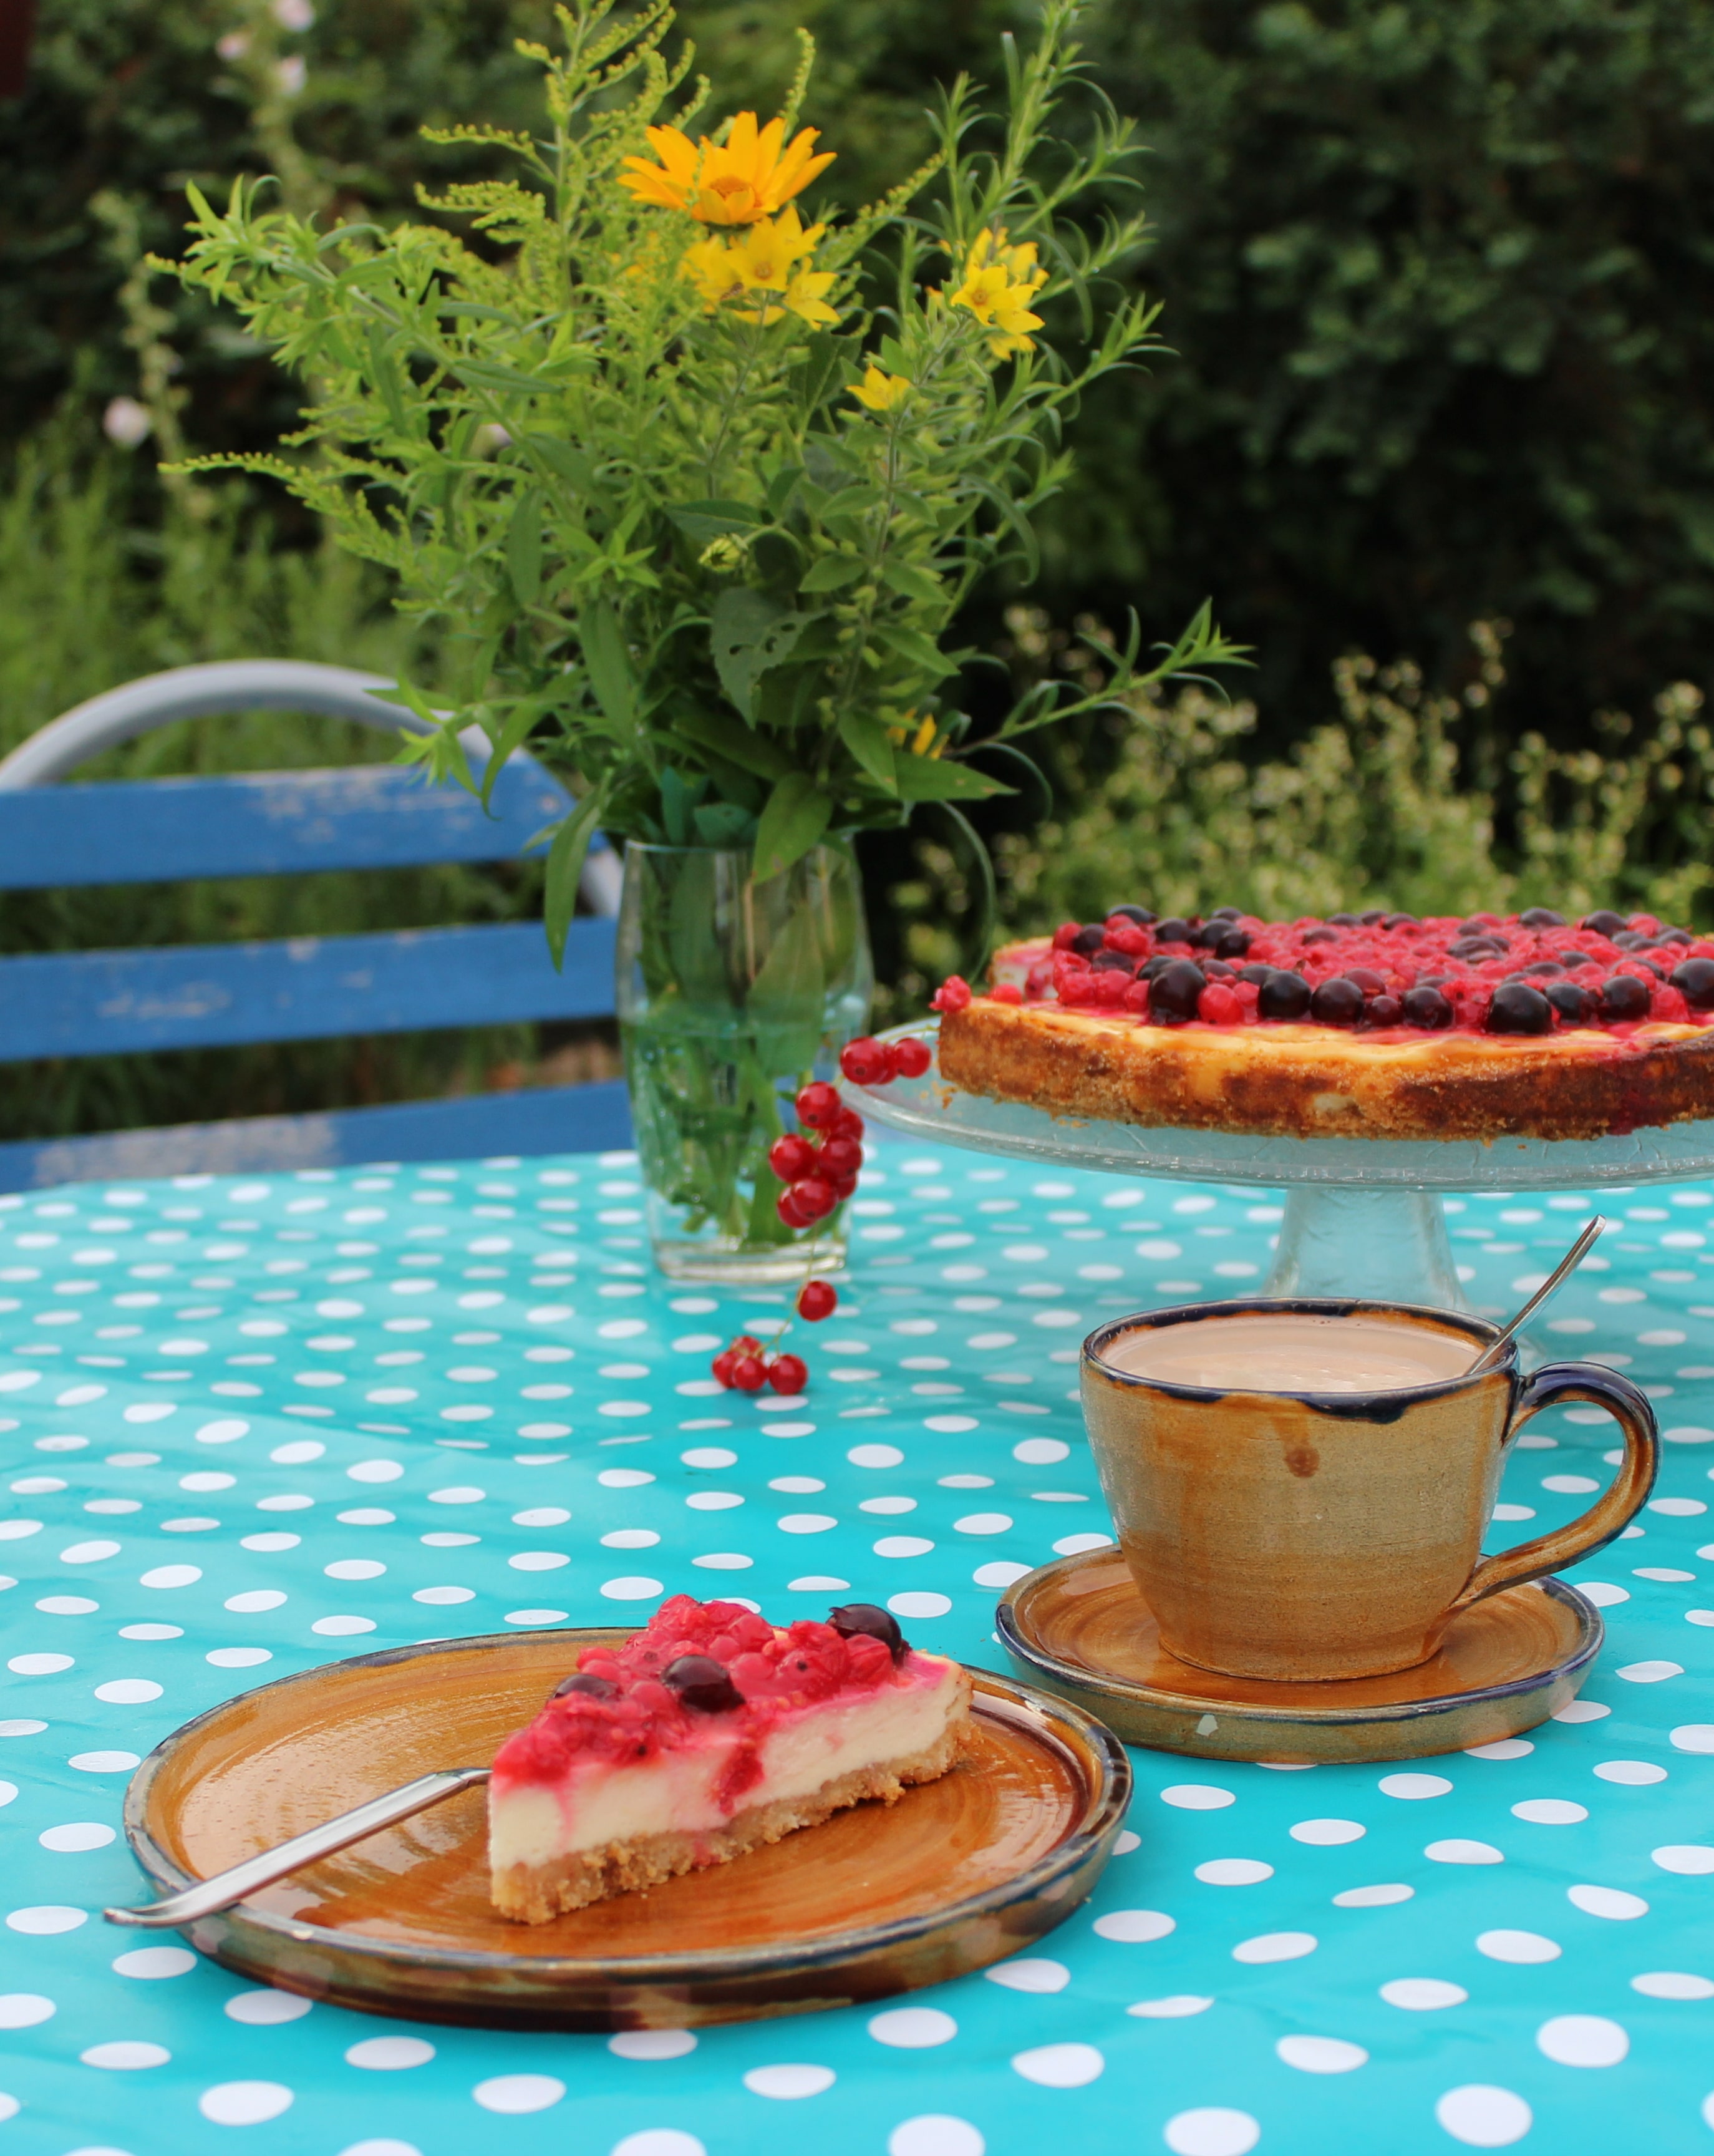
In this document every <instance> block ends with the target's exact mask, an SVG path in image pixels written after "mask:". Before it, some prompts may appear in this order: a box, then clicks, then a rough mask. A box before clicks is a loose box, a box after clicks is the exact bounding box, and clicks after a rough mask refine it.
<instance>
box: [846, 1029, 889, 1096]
mask: <svg viewBox="0 0 1714 2156" xmlns="http://www.w3.org/2000/svg"><path fill="white" fill-rule="evenodd" d="M839 1068H840V1070H843V1071H844V1074H845V1075H846V1076H847V1077H848V1078H849V1080H850V1081H851V1083H852V1084H853V1085H854V1086H885V1084H886V1083H887V1081H888V1080H889V1079H890V1078H891V1077H892V1075H893V1073H894V1069H895V1065H894V1061H893V1051H892V1050H891V1049H890V1047H889V1046H888V1045H887V1044H886V1042H885V1041H884V1040H875V1039H870V1036H869V1035H868V1034H864V1036H863V1037H862V1039H860V1040H853V1041H848V1042H847V1043H846V1045H845V1046H844V1048H842V1049H841V1050H839Z"/></svg>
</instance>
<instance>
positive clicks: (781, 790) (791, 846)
mask: <svg viewBox="0 0 1714 2156" xmlns="http://www.w3.org/2000/svg"><path fill="white" fill-rule="evenodd" d="M833 813H834V804H833V803H832V802H831V801H829V798H828V797H827V796H826V794H824V793H822V792H821V791H820V790H819V788H818V787H817V786H816V783H815V781H814V780H813V778H810V776H809V775H808V773H807V772H803V771H788V773H786V775H785V777H784V778H783V779H781V780H780V782H779V783H778V784H777V786H776V787H775V788H774V789H773V792H772V793H770V794H769V795H768V797H767V807H766V808H764V809H763V810H762V821H761V823H760V824H759V825H758V826H757V832H756V874H757V880H759V881H761V882H763V883H765V882H766V881H767V879H768V878H769V877H770V876H776V875H779V874H780V873H781V871H782V870H785V869H788V868H790V866H791V865H792V864H793V861H795V860H802V858H803V855H805V854H807V853H808V850H809V849H810V848H811V847H812V846H813V844H815V843H816V841H817V839H819V838H820V836H821V834H822V833H823V832H824V830H826V829H827V827H828V825H829V824H830V823H831V822H832V820H833Z"/></svg>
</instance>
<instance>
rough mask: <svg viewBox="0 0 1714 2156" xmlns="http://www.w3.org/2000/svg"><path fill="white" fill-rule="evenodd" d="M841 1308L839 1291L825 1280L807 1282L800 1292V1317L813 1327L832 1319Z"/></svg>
mask: <svg viewBox="0 0 1714 2156" xmlns="http://www.w3.org/2000/svg"><path fill="white" fill-rule="evenodd" d="M838 1308H839V1294H838V1291H837V1290H836V1289H835V1288H834V1286H832V1285H831V1283H830V1282H829V1281H824V1280H813V1281H804V1283H803V1286H802V1287H801V1288H799V1290H798V1317H802V1318H804V1319H807V1320H808V1322H809V1323H810V1324H811V1325H819V1323H820V1322H821V1321H822V1319H823V1318H824V1317H832V1316H833V1314H834V1312H835V1311H836V1310H837V1309H838Z"/></svg>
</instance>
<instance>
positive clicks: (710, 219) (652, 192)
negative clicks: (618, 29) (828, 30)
mask: <svg viewBox="0 0 1714 2156" xmlns="http://www.w3.org/2000/svg"><path fill="white" fill-rule="evenodd" d="M785 133H786V123H785V121H783V120H770V121H768V123H767V126H766V127H763V128H761V129H758V128H757V124H756V115H755V114H754V113H753V112H741V113H739V114H738V115H737V116H736V118H735V119H734V120H733V121H732V124H731V127H730V129H729V130H728V131H727V135H726V141H724V142H722V143H714V142H711V141H709V139H708V137H707V136H706V135H705V136H702V138H701V139H700V141H699V142H697V143H695V144H694V145H693V144H692V142H691V141H690V136H688V135H685V134H683V133H681V132H680V130H679V129H678V128H676V127H650V128H649V129H648V130H647V131H646V135H647V140H648V142H649V148H650V149H651V150H653V151H654V154H655V156H656V157H658V158H659V160H660V162H659V164H653V165H652V164H650V163H649V160H648V159H647V158H646V157H627V158H626V159H625V160H624V165H625V170H624V172H621V173H620V175H619V183H620V185H621V186H622V187H629V189H630V191H631V193H633V194H634V195H635V196H636V197H637V198H638V200H639V202H645V203H654V204H655V205H656V206H658V207H659V208H665V209H681V210H687V211H688V212H689V213H690V215H691V216H692V217H694V218H697V219H699V220H700V223H704V224H719V225H746V224H755V223H757V222H758V221H759V220H760V219H762V218H768V217H772V216H773V215H775V214H776V213H777V212H778V211H779V210H780V209H782V208H783V207H784V206H785V204H786V203H788V202H789V201H790V200H791V199H792V198H793V195H797V194H801V193H803V189H804V188H805V187H808V184H809V182H811V181H812V180H813V178H814V177H815V176H816V175H817V173H818V172H824V171H825V170H826V168H827V167H828V166H829V165H830V164H832V162H833V161H834V152H833V151H823V152H822V153H821V154H820V155H819V156H816V155H815V154H813V153H814V147H815V143H816V141H817V130H816V129H814V128H813V127H803V128H800V129H799V130H798V133H797V134H796V135H795V136H793V139H792V141H790V142H789V143H787V142H786V141H785Z"/></svg>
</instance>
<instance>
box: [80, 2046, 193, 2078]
mask: <svg viewBox="0 0 1714 2156" xmlns="http://www.w3.org/2000/svg"><path fill="white" fill-rule="evenodd" d="M78 2056H79V2057H80V2059H81V2060H82V2061H83V2063H84V2064H85V2066H101V2067H104V2068H105V2069H106V2071H108V2072H110V2073H134V2072H136V2071H137V2070H138V2069H139V2068H141V2067H144V2066H165V2065H166V2064H167V2061H168V2060H169V2059H171V2057H172V2052H171V2051H164V2050H163V2049H162V2046H160V2045H159V2044H141V2043H136V2042H131V2041H126V2040H122V2039H121V2040H120V2041H118V2042H115V2043H111V2044H91V2045H90V2048H89V2050H88V2051H80V2052H79V2054H78Z"/></svg>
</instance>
